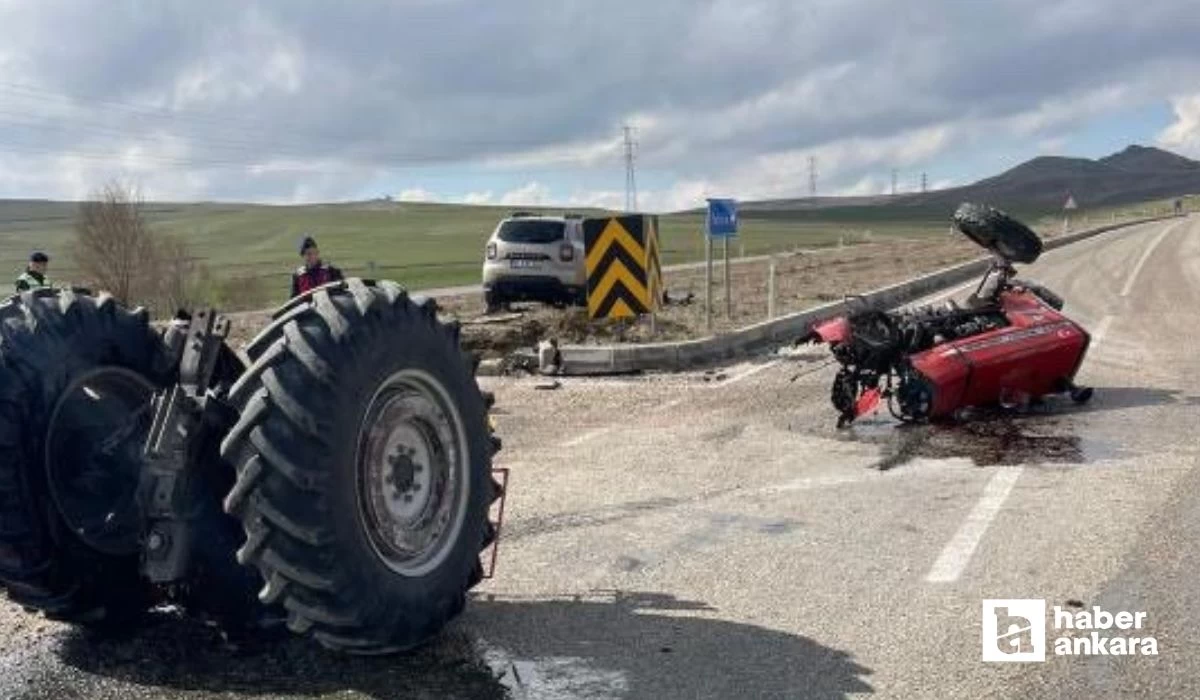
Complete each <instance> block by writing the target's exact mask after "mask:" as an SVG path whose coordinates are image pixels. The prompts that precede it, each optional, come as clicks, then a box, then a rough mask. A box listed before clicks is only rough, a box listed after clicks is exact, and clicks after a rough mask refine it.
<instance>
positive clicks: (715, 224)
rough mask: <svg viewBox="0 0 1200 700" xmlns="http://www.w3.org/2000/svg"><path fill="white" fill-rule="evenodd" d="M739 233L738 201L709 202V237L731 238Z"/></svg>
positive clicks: (719, 200) (712, 200)
mask: <svg viewBox="0 0 1200 700" xmlns="http://www.w3.org/2000/svg"><path fill="white" fill-rule="evenodd" d="M737 232H738V215H737V200H736V199H710V200H708V235H710V236H712V237H714V238H729V237H731V236H736V235H737Z"/></svg>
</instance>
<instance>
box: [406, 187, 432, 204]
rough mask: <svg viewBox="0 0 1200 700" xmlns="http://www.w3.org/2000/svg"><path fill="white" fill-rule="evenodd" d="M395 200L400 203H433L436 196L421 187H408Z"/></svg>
mask: <svg viewBox="0 0 1200 700" xmlns="http://www.w3.org/2000/svg"><path fill="white" fill-rule="evenodd" d="M396 199H398V200H400V201H401V202H434V201H437V200H438V196H437V195H436V194H434V193H433V192H430V191H429V190H427V189H425V188H423V187H410V188H409V189H406V190H402V191H401V192H400V194H399V195H398V196H397V197H396Z"/></svg>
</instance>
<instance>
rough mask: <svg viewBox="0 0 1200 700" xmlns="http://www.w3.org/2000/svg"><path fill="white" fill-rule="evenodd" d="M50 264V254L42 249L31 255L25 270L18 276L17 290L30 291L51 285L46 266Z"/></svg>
mask: <svg viewBox="0 0 1200 700" xmlns="http://www.w3.org/2000/svg"><path fill="white" fill-rule="evenodd" d="M49 264H50V258H49V256H47V255H46V254H45V253H43V252H42V251H40V250H39V251H37V252H35V253H34V254H33V255H30V256H29V265H28V266H27V267H26V268H25V272H24V273H22V274H21V276H20V277H18V278H17V284H16V286H17V291H18V292H28V291H29V290H31V289H41V288H43V287H49V286H50V282H49V280H47V279H46V267H47V266H49Z"/></svg>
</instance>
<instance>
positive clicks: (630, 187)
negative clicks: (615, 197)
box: [621, 124, 637, 211]
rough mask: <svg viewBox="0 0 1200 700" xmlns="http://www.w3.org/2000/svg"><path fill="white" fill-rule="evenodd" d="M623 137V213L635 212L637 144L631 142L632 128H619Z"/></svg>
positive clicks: (626, 126) (627, 126)
mask: <svg viewBox="0 0 1200 700" xmlns="http://www.w3.org/2000/svg"><path fill="white" fill-rule="evenodd" d="M621 130H622V132H623V133H624V135H625V211H637V177H636V175H635V173H634V160H635V159H636V151H637V142H636V141H634V140H633V127H632V126H629V125H628V124H626V125H625V126H623V127H621Z"/></svg>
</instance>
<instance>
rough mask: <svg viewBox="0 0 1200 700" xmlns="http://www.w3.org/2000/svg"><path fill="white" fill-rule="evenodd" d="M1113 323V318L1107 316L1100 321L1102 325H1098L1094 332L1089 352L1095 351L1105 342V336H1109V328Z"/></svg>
mask: <svg viewBox="0 0 1200 700" xmlns="http://www.w3.org/2000/svg"><path fill="white" fill-rule="evenodd" d="M1112 322H1113V317H1112V316H1105V317H1104V318H1102V319H1100V323H1097V324H1096V330H1094V331H1092V342H1091V345H1089V346H1088V350H1089V351H1092V350H1095V349H1096V346H1098V345H1100V343H1101V342H1102V341H1103V340H1104V336H1105V335H1107V334H1108V327H1109V326H1111V325H1112Z"/></svg>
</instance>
